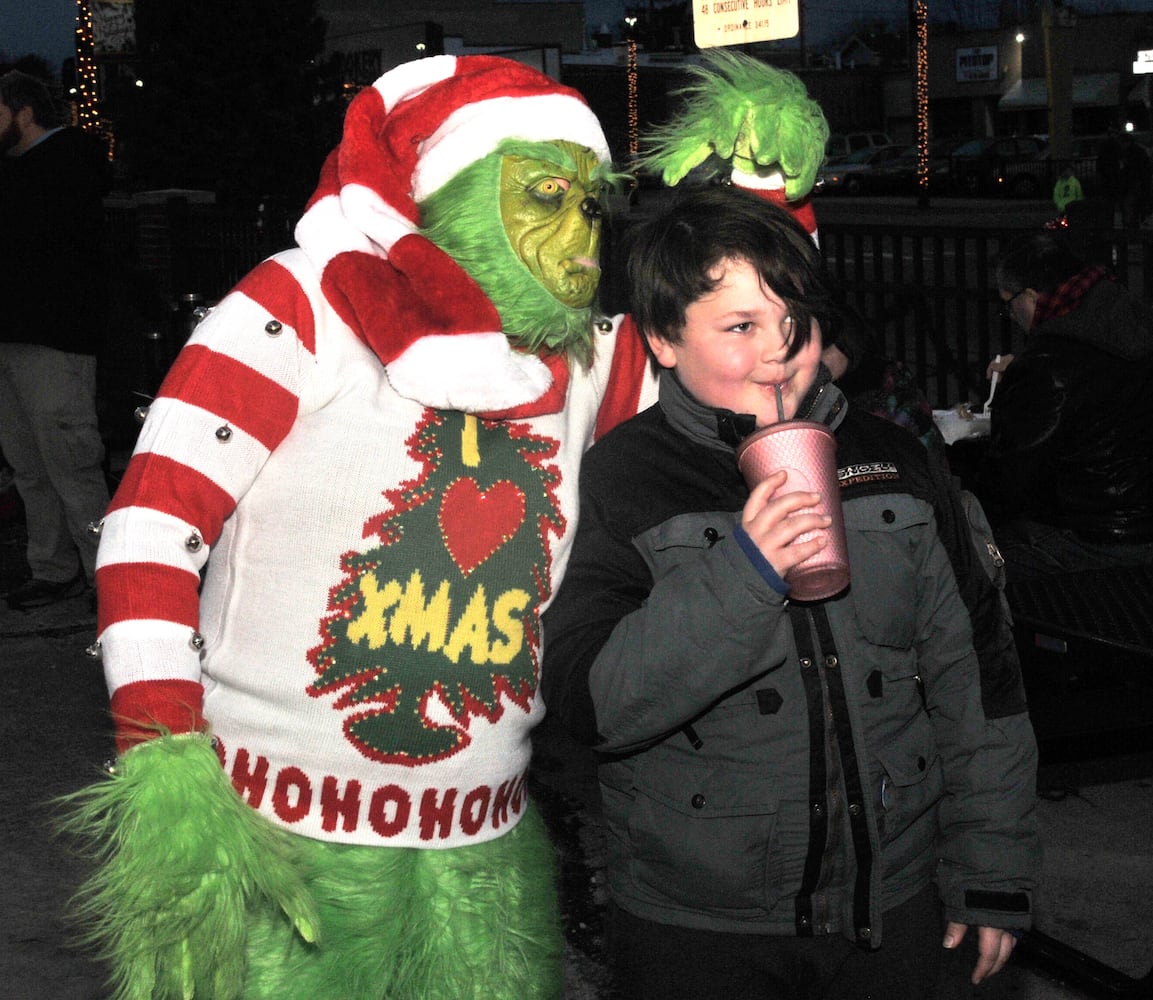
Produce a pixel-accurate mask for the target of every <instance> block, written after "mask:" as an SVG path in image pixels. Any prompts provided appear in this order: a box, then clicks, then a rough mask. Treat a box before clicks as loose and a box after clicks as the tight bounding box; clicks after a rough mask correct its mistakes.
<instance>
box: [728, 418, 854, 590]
mask: <svg viewBox="0 0 1153 1000" xmlns="http://www.w3.org/2000/svg"><path fill="white" fill-rule="evenodd" d="M737 467H738V468H739V469H740V470H741V475H743V476H744V477H745V482H747V483H748V484H749V489H752V488H753V487H754V486H756V485H757V483H759V482H762V481H763V480H764V479H765V478H766V477H768V476H770V475H771V474H772V473H774V472H779V471H780V470H781V469H784V470H785V471H786V472H788V474H789V478H788V479H787V480H785V484H784V486H782V487H781V489H782V490H783V491H785V492H788V493H793V492H795V491H798V490H800V491H807V492H810V493H818V494H820V497H821V499H820V500H819V501H818V502H817V504H816V505H815V506H814V507H813V508H812V510H813V511H815V512H816V513H818V514H827V515H828V516H829V517H830V518H832V522H831V523H830V524H829V526H828V527H827V528H823V529H818V530H817V531H806V532H805V533H804V534H803V535H799V536H798V537H797V541H798V542H805V541H808V540H809V539H811V538H816V537H817V536H818V535H819V534H821V533H822V532H823V533H825V534H827V535H828V543H827V544H826V545H825V547H824V548H823V549H821V551H820V552H817V553H816V554H815V555H811V556H809V558H808V559H806V560H805V561H804V562H802V563H798V564H797V565H796V566H794V567H793V568H792V569H791V570H789V572H788V573H786V574H785V581H786V582H787V583H788V584H789V597H790V598H792V599H795V600H798V601H822V600H824V599H825V598H826V597H832V596H833V595H834V594H839V593H840V592H841V591H842V590H844V589H845V587H847V586H848V585H849V552H848V546H847V544H846V543H845V520H844V516H843V514H842V512H841V487H840V484H839V483H838V482H837V442H836V438H834V437H833V432H832V431H830V430H829V429H828V428H827V427H825V426H824V424H817V423H811V422H809V421H807V420H786V421H784V422H783V423H779V424H772V425H771V426H769V427H762V428H761V429H760V430H759V431H756V432H755V433H753V434H750V435H749V436H748V437H747V438H745V440H744V441H742V442H741V444H740V447H739V448H738V449H737Z"/></svg>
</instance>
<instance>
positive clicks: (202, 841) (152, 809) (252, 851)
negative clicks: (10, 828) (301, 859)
mask: <svg viewBox="0 0 1153 1000" xmlns="http://www.w3.org/2000/svg"><path fill="white" fill-rule="evenodd" d="M65 805H66V806H67V807H69V808H70V810H71V813H70V815H69V817H68V818H67V819H66V820H65V822H64V823H63V827H64V830H65V832H66V833H69V834H73V835H76V836H78V837H80V838H81V839H82V840H83V841H85V842H87V843H88V844H90V845H91V846H92V853H93V854H94V855H95V857H96V859H97V861H98V862H99V869H98V870H97V871H96V873H95V874H94V875H93V876H92V878H91V879H90V880H89V882H88V883H87V884H86V885H85V886H84V887H82V889H81V891H80V894H79V896H78V897H77V900H76V901H75V914H76V917H77V919H78V921H79V922H80V923H81V925H82V927H83V931H84V940H85V942H86V943H88V944H90V945H94V946H95V947H96V948H97V949H98V951H99V953H100V955H101V957H102V958H104V959H105V960H106V961H108V962H109V963H110V965H111V967H112V981H113V986H114V990H115V992H114V998H115V1000H153V998H165V1000H168V998H174V1000H175V998H179V1000H192V998H193V997H195V998H208V997H211V998H214V1000H225V998H234V997H239V996H241V994H242V991H243V987H244V977H245V967H246V961H245V946H246V943H247V925H248V920H249V913H248V909H249V904H250V903H251V902H253V901H256V900H260V899H265V900H270V901H272V902H273V903H274V904H275V905H276V906H278V907H279V908H280V909H281V910H282V911H283V912H284V914H285V917H286V919H288V920H289V921H290V922H291V923H292V925H293V926H294V927H295V928H296V931H297V933H299V935H300V936H301V937H302V938H303V939H304V940H305V941H307V942H309V943H312V942H314V941H315V940H316V927H317V919H316V915H315V911H314V908H313V904H312V901H311V899H310V898H309V896H308V893H307V892H306V890H305V889H304V886H303V883H302V882H301V880H300V877H299V875H298V874H297V872H296V870H295V868H294V865H293V849H292V845H291V837H290V836H289V835H287V834H285V833H283V832H282V831H280V830H278V829H277V828H276V827H274V826H273V825H272V824H270V823H269V822H268V821H267V820H265V819H264V818H263V817H261V816H259V815H258V814H257V813H256V812H255V811H253V810H252V809H251V808H249V807H248V806H247V805H246V804H245V803H244V802H243V801H242V800H241V799H240V797H239V796H238V795H237V794H236V792H235V791H234V789H233V788H232V786H231V784H230V783H229V780H228V777H227V776H226V775H225V773H224V771H223V769H222V768H221V766H220V761H219V760H218V759H217V756H216V753H215V751H214V750H213V748H212V744H211V742H210V741H209V740H208V738H207V737H204V736H199V735H191V736H162V737H159V738H157V739H155V740H152V741H151V742H149V743H145V744H142V745H141V746H139V747H136V748H135V749H133V750H131V751H129V752H128V753H127V754H125V755H124V756H123V757H122V758H121V759H120V761H119V762H118V764H117V767H116V770H115V771H114V773H113V774H112V776H111V779H110V780H108V781H105V782H102V783H101V784H99V785H96V786H93V787H91V788H87V789H84V790H82V791H80V792H77V793H76V794H75V795H73V796H69V797H68V799H66V800H65Z"/></svg>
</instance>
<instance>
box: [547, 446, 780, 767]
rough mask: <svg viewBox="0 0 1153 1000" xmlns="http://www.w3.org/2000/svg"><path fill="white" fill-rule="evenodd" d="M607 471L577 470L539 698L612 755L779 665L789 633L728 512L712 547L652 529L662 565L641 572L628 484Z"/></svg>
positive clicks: (673, 726) (668, 729)
mask: <svg viewBox="0 0 1153 1000" xmlns="http://www.w3.org/2000/svg"><path fill="white" fill-rule="evenodd" d="M610 465H611V463H605V462H602V461H601V454H600V451H599V449H597V448H594V449H593V450H592V451H590V452H589V454H588V456H587V457H586V460H585V464H584V466H583V468H582V470H581V521H580V525H579V527H578V529H577V534H576V539H575V541H574V544H573V550H572V556H571V558H570V561H569V564H568V568H567V570H566V574H565V579H564V583H563V584H562V585H561V588H560V590H559V591H558V593H557V596H556V599H555V601H554V602H553V604H552V605H551V606H550V607H549V609H548V610H547V611H546V612H545V614H544V619H543V629H544V632H543V640H544V661H543V667H542V691H543V695H544V700H545V704H546V705H547V706H548V709H549V711H550V712H556V713H558V714H559V716H560V718H561V721H562V723H563V724H564V725H565V726H566V728H568V729H569V730H570V732H572V734H573V735H574V736H576V737H577V738H578V739H580V740H581V741H582V742H585V743H587V744H590V745H593V746H596V747H597V749H599V750H602V751H605V752H614V753H615V752H627V751H630V750H633V749H637V748H640V747H643V746H647V745H651V744H653V743H656V742H658V741H660V740H661V739H663V738H665V737H666V736H668V735H669V734H670V733H674V732H676V731H678V730H679V729H681V728H683V727H684V726H685V725H686V724H688V723H689V722H691V721H692V719H693V718H694V717H695V716H697V715H699V714H701V713H702V712H704V711H705V709H707V708H708V707H709V706H710V705H711V704H712V703H713V702H715V701H717V700H718V699H720V698H721V697H722V696H723V695H724V694H726V693H727V692H729V691H732V690H733V689H735V688H737V687H738V686H740V685H741V684H744V683H747V682H748V681H749V680H751V679H752V678H753V677H755V676H756V675H757V674H758V673H759V672H763V671H764V670H766V669H768V666H766V664H773V663H776V662H779V661H781V660H783V659H784V658H785V656H786V655H787V654H788V651H789V649H790V648H791V647H790V642H791V639H790V637H791V631H790V629H789V626H788V619H787V616H785V615H784V614H783V613H782V609H783V604H784V599H783V597H782V596H781V594H779V593H777V592H776V591H775V590H774V589H773V587H772V586H770V585H769V583H768V582H767V581H766V580H765V579H764V578H763V577H762V576H761V575H760V573H759V572H758V569H757V568H756V566H755V565H754V564H753V562H752V561H751V560H750V558H749V557H748V556H747V555H746V554H745V552H744V551H743V550H742V548H741V546H740V545H739V544H738V542H737V540H736V536H735V532H734V529H735V527H736V521H735V518H736V516H737V515H722V516H723V517H725V518H731V520H728V521H727V523H725V524H722V525H721V526H720V529H719V530H718V531H717V535H718V537H717V538H716V539H715V543H714V542H713V540H706V539H705V538H704V537H699V539H698V533H697V532H696V531H695V530H694V531H691V532H690V531H683V532H678V525H677V519H675V518H674V519H673V521H672V522H670V523H668V524H666V525H660V526H658V527H657V528H654V529H651V532H652V533H653V534H654V535H657V536H659V537H654V538H650V539H649V542H650V543H651V544H653V545H654V546H655V547H656V548H657V549H658V550H659V549H662V548H663V549H664V550H665V552H666V554H667V555H668V558H667V559H661V558H658V559H654V560H653V562H654V563H657V564H659V565H650V563H649V561H647V560H646V558H645V557H644V556H642V554H641V551H640V550H639V549H638V547H637V545H635V544H634V538H633V537H632V532H631V530H630V529H629V527H628V524H629V523H630V521H631V520H633V519H634V518H630V517H629V515H628V514H627V513H625V512H624V508H625V507H630V508H635V507H636V506H637V505H638V501H637V499H636V495H635V493H634V492H633V491H632V490H630V488H629V486H628V485H627V484H630V483H632V482H633V481H634V477H630V476H629V475H627V474H626V473H625V471H624V470H623V469H615V470H614V469H612V468H611V467H609V466H610ZM646 534H647V533H646ZM674 550H676V551H675V554H674ZM774 622H777V623H778V624H777V625H776V626H775V627H774V625H773V623H774ZM753 623H757V624H756V626H755V627H754V625H753ZM766 632H768V633H769V635H770V639H769V641H768V643H767V650H766ZM702 664H707V665H708V666H707V669H706V668H704V667H702Z"/></svg>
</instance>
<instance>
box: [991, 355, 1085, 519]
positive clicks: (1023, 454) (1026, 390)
mask: <svg viewBox="0 0 1153 1000" xmlns="http://www.w3.org/2000/svg"><path fill="white" fill-rule="evenodd" d="M1066 382H1067V380H1066V378H1065V376H1064V374H1063V372H1062V371H1061V368H1060V366H1059V365H1058V364H1057V362H1056V359H1055V358H1054V357H1053V356H1052V355H1049V354H1041V353H1039V352H1038V353H1036V354H1029V353H1024V354H1022V355H1021V356H1019V357H1017V358H1016V360H1014V362H1013V363H1012V364H1011V365H1010V366H1009V367H1008V368H1007V369H1006V370H1005V375H1004V378H1003V380H1002V382H1001V386H1000V388H999V389H998V390H997V405H996V406H995V407H994V408H993V422H992V428H991V433H990V437H989V451H988V456H987V458H986V461H985V463H984V465H983V467H982V470H981V476H980V488H979V493H980V495H981V497H982V499H983V500H984V502H985V503H986V505H987V506H988V513H989V516H990V517H991V518H992V520H993V523H994V524H998V523H1001V522H1003V521H1005V520H1008V519H1010V518H1013V517H1018V516H1020V515H1022V514H1025V513H1027V512H1028V511H1029V509H1030V508H1031V507H1032V505H1033V503H1034V498H1035V496H1036V488H1037V483H1038V482H1041V481H1043V480H1044V478H1045V475H1044V473H1045V472H1046V471H1047V470H1048V469H1050V468H1051V467H1052V463H1053V459H1054V458H1055V457H1056V456H1057V455H1058V454H1059V453H1060V450H1061V443H1062V437H1063V435H1062V433H1061V431H1062V426H1061V422H1062V417H1063V414H1064V409H1065V404H1066V401H1067V398H1068V391H1067V384H1066Z"/></svg>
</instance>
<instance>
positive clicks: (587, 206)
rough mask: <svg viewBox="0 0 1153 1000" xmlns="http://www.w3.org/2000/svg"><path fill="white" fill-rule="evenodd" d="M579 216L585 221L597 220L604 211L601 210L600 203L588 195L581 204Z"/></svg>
mask: <svg viewBox="0 0 1153 1000" xmlns="http://www.w3.org/2000/svg"><path fill="white" fill-rule="evenodd" d="M581 214H582V215H584V216H585V218H587V219H599V218H600V217H601V216H602V215H603V214H604V210H603V209H602V208H601V203H600V202H599V201H597V200H596V198H594V197H593V196H592V195H591V194H590V195H589V196H588V197H587V198H585V200H584V201H582V202H581Z"/></svg>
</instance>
